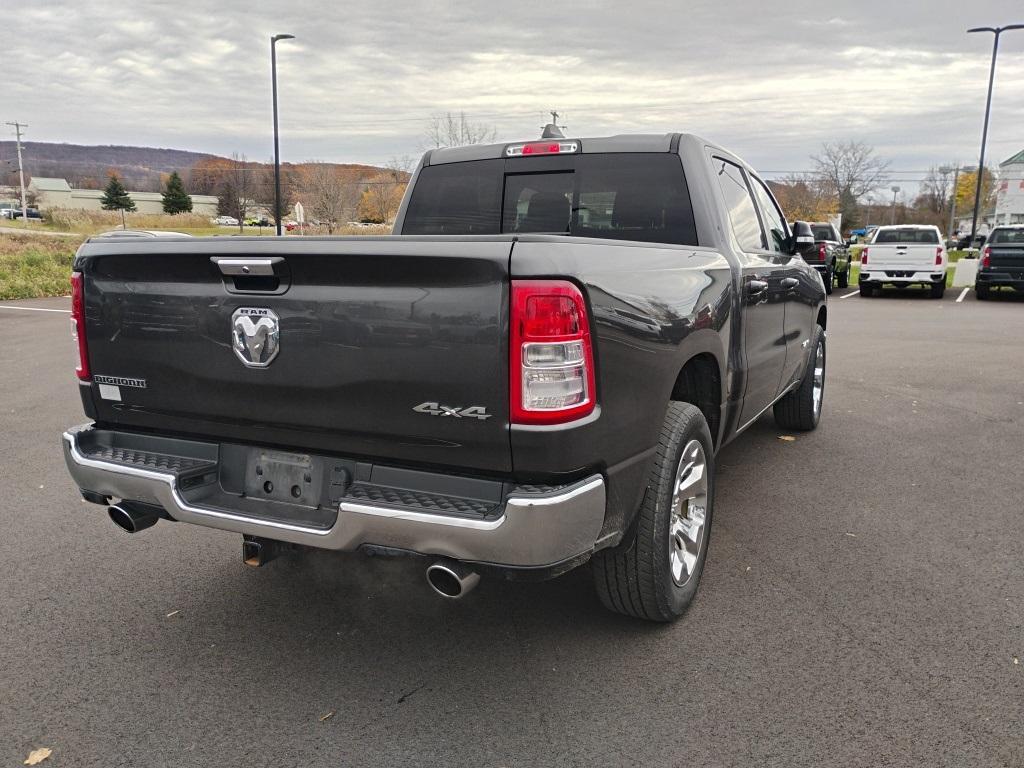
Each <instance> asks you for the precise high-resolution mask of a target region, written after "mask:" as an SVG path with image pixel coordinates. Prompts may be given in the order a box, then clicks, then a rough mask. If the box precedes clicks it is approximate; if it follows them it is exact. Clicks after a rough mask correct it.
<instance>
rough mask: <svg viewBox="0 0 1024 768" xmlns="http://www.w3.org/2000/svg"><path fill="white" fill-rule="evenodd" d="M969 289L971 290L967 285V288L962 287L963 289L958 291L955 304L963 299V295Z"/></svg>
mask: <svg viewBox="0 0 1024 768" xmlns="http://www.w3.org/2000/svg"><path fill="white" fill-rule="evenodd" d="M969 290H971V288H970V286H968V287H967V288H964V289H963V290H962V291H961V292H960V295H959V296H957V297H956V303H957V304H959V303H960V302H961V301H963V300H964V296H966V295H967V292H968V291H969Z"/></svg>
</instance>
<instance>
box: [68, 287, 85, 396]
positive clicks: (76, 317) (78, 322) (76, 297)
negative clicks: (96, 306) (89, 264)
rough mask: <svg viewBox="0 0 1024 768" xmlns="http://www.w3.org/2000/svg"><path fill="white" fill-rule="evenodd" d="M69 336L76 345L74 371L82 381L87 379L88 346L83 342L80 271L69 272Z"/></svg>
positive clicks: (83, 305)
mask: <svg viewBox="0 0 1024 768" xmlns="http://www.w3.org/2000/svg"><path fill="white" fill-rule="evenodd" d="M71 338H72V339H74V340H75V344H76V345H77V346H78V365H77V366H75V373H76V374H78V378H80V379H81V380H82V381H88V380H89V378H90V375H89V347H88V346H87V345H86V343H85V295H84V293H83V290H82V273H81V272H72V273H71Z"/></svg>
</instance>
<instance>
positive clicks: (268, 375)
mask: <svg viewBox="0 0 1024 768" xmlns="http://www.w3.org/2000/svg"><path fill="white" fill-rule="evenodd" d="M511 247H512V243H511V241H510V239H508V238H500V237H494V238H465V237H464V238H457V239H456V238H421V239H418V238H409V237H405V238H401V239H397V238H394V239H393V238H351V239H341V238H330V239H327V238H325V239H317V238H298V237H296V238H287V239H284V240H279V239H271V238H265V239H260V238H253V239H234V240H228V239H226V238H218V239H197V240H194V241H189V240H175V241H170V242H161V243H151V242H149V243H146V244H145V245H143V246H140V244H138V243H135V242H120V243H97V242H93V243H87V244H86V245H85V246H83V248H82V250H81V251H80V253H79V258H78V260H77V261H76V268H78V269H81V270H82V272H83V273H84V276H85V308H86V310H85V311H86V337H87V342H88V348H89V359H90V364H91V370H92V374H93V376H94V378H95V377H110V378H109V379H105V380H106V381H107V382H108V383H107V384H106V385H104V386H102V387H101V386H100V384H99V382H95V381H94V383H93V385H92V388H91V389H92V398H93V402H94V406H95V409H96V414H97V421H99V422H101V423H105V424H110V425H121V426H124V427H138V428H151V429H154V430H160V431H162V432H176V433H186V434H194V435H203V436H206V437H212V438H219V439H224V440H234V441H245V442H253V443H264V444H269V445H279V446H285V447H290V448H296V449H308V450H311V451H326V452H334V453H339V454H345V455H350V456H356V457H367V458H373V457H375V456H386V457H387V458H388V459H390V460H394V461H399V462H408V463H414V464H418V463H425V464H431V463H436V464H443V465H445V466H447V467H465V468H473V469H478V470H485V471H495V472H503V471H508V470H510V469H511V457H510V447H509V438H508V341H507V339H508V333H507V328H508V309H507V307H508V264H509V253H510V250H511ZM225 259H226V260H228V263H226V264H225V263H224V260H225ZM225 273H227V274H225ZM260 273H266V274H260ZM243 315H244V317H243ZM275 331H276V332H277V338H276V342H277V343H276V345H275V343H274V342H275V339H274V338H273V336H274V332H275ZM275 346H276V350H277V351H276V354H273V349H274V347H275ZM271 355H273V356H271ZM261 362H262V363H265V364H264V365H263V367H251V365H249V364H247V363H256V364H260V363H261ZM102 380H104V379H102V378H101V381H102ZM116 398H120V399H119V400H118V399H116Z"/></svg>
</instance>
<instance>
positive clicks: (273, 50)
mask: <svg viewBox="0 0 1024 768" xmlns="http://www.w3.org/2000/svg"><path fill="white" fill-rule="evenodd" d="M294 37H295V35H274V36H273V37H272V38H270V80H271V88H272V90H273V93H274V223H275V224H276V225H277V236H278V237H280V236H281V147H280V142H279V140H278V137H277V41H278V40H292V39H294Z"/></svg>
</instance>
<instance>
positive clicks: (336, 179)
mask: <svg viewBox="0 0 1024 768" xmlns="http://www.w3.org/2000/svg"><path fill="white" fill-rule="evenodd" d="M291 185H292V188H293V190H294V194H295V196H296V198H297V199H299V200H300V201H302V202H303V203H304V205H305V207H306V208H307V209H308V211H309V213H310V215H311V217H312V218H314V219H317V220H319V221H320V222H321V223H322V224H324V225H325V226H326V227H327V232H328V234H334V228H335V227H336V226H337V225H338V224H339V223H340V222H345V221H348V220H350V219H352V218H354V216H355V214H356V208H357V207H358V205H359V197H360V194H361V193H362V191H363V186H362V184H361V183H360V174H359V171H357V170H351V169H345V168H339V167H338V166H336V165H330V164H328V163H318V162H309V163H304V164H303V165H301V166H299V167H297V168H296V169H295V171H294V173H293V174H292V175H291Z"/></svg>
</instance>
